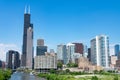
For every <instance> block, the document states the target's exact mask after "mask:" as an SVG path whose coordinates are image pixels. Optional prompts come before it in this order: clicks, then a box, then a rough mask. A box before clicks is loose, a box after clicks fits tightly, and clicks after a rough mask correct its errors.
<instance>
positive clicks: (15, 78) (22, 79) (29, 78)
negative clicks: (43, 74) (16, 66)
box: [9, 72, 45, 80]
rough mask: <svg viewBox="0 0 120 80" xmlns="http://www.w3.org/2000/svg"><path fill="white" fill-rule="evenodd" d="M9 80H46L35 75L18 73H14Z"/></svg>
mask: <svg viewBox="0 0 120 80" xmlns="http://www.w3.org/2000/svg"><path fill="white" fill-rule="evenodd" d="M9 80H45V79H43V78H38V77H36V76H34V75H30V74H28V73H23V72H16V73H13V74H12V76H11V78H10V79H9Z"/></svg>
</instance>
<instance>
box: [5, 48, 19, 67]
mask: <svg viewBox="0 0 120 80" xmlns="http://www.w3.org/2000/svg"><path fill="white" fill-rule="evenodd" d="M6 62H7V68H10V69H17V68H18V67H20V54H19V53H18V52H17V51H14V50H9V51H8V52H7V54H6Z"/></svg>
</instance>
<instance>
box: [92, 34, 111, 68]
mask: <svg viewBox="0 0 120 80" xmlns="http://www.w3.org/2000/svg"><path fill="white" fill-rule="evenodd" d="M109 60H110V58H109V38H108V36H106V35H99V36H96V37H95V38H94V39H92V40H91V61H92V63H93V64H96V65H97V66H103V67H105V68H108V67H109V64H110V61H109Z"/></svg>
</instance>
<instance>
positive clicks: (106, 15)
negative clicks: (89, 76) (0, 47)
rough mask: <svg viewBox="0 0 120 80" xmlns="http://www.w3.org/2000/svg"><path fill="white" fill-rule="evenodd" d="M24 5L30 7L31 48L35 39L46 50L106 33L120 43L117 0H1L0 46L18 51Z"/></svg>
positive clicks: (119, 13)
mask: <svg viewBox="0 0 120 80" xmlns="http://www.w3.org/2000/svg"><path fill="white" fill-rule="evenodd" d="M25 5H30V7H31V22H32V23H33V24H34V47H35V46H36V40H37V39H38V38H43V39H45V43H46V45H48V47H49V48H54V49H56V45H57V44H60V43H65V44H66V43H68V42H83V43H85V44H87V45H88V46H89V45H90V40H91V39H92V38H94V37H95V36H96V35H99V34H106V35H108V36H109V38H110V43H111V44H114V43H120V37H119V34H120V1H119V0H0V43H1V44H15V45H16V46H18V48H19V50H20V51H21V47H22V36H23V20H24V19H23V18H24V8H25Z"/></svg>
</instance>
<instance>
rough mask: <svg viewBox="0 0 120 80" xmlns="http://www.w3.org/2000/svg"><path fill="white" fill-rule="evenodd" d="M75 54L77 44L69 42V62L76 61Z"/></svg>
mask: <svg viewBox="0 0 120 80" xmlns="http://www.w3.org/2000/svg"><path fill="white" fill-rule="evenodd" d="M74 54H75V44H72V43H68V44H67V57H68V63H69V62H73V63H74V62H75V59H74Z"/></svg>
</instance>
